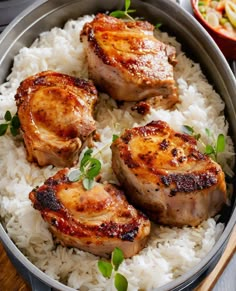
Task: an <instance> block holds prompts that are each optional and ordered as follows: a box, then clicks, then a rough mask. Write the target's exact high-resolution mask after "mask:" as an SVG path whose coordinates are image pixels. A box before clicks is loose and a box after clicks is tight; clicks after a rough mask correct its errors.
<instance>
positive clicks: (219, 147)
mask: <svg viewBox="0 0 236 291" xmlns="http://www.w3.org/2000/svg"><path fill="white" fill-rule="evenodd" d="M224 150H225V137H224V135H223V134H222V133H221V134H219V135H218V137H217V142H216V153H221V152H223V151H224Z"/></svg>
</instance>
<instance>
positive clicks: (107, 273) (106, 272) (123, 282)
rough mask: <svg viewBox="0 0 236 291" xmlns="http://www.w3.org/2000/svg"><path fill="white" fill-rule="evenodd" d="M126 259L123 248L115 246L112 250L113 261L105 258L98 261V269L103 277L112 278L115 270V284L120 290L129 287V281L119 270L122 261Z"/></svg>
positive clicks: (123, 290) (122, 290)
mask: <svg viewBox="0 0 236 291" xmlns="http://www.w3.org/2000/svg"><path fill="white" fill-rule="evenodd" d="M123 261H124V255H123V252H122V250H121V249H119V248H115V249H114V251H113V252H112V256H111V262H106V261H103V260H99V261H98V269H99V271H100V272H101V274H102V275H103V277H105V278H108V279H110V278H111V276H112V273H113V272H114V285H115V287H116V290H118V291H126V290H127V289H128V281H127V279H126V278H125V276H123V275H122V274H120V273H119V272H118V269H119V267H120V265H121V263H122V262H123Z"/></svg>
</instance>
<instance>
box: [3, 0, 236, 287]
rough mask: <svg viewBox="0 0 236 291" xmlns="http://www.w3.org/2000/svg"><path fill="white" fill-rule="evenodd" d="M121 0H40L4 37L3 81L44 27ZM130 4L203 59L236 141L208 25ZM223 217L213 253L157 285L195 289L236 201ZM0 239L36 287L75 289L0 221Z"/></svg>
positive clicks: (233, 218)
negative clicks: (26, 251) (37, 262)
mask: <svg viewBox="0 0 236 291" xmlns="http://www.w3.org/2000/svg"><path fill="white" fill-rule="evenodd" d="M123 3H124V1H123V0H112V1H111V0H99V1H98V0H69V1H67V0H50V1H45V0H39V1H36V2H35V3H34V4H32V5H31V6H30V7H29V8H28V9H26V10H25V11H24V12H23V13H21V14H20V15H19V16H18V17H17V18H16V19H15V20H14V21H13V22H12V23H11V24H10V25H9V26H8V27H7V28H6V29H5V31H4V32H3V33H2V35H1V37H0V82H3V81H4V80H5V78H6V77H7V75H8V74H9V72H10V68H11V65H12V61H13V57H14V55H16V54H17V52H18V51H19V49H20V48H21V47H24V46H29V45H30V44H31V43H32V41H33V40H34V39H35V38H36V37H37V36H38V35H39V33H40V32H43V31H45V30H49V29H50V28H52V27H53V26H62V25H63V24H64V23H65V22H66V21H67V20H68V19H69V18H78V17H79V16H81V15H84V14H92V13H96V12H105V11H107V10H115V9H121V8H123ZM132 7H133V8H134V9H136V10H137V14H138V15H142V16H143V17H145V18H146V19H147V20H149V21H150V22H152V23H154V24H155V23H158V22H161V23H163V26H162V29H163V30H166V31H167V32H168V33H170V34H172V35H175V36H176V37H177V40H179V41H180V42H181V43H182V44H183V50H185V51H186V53H187V54H188V55H189V56H190V57H191V58H193V59H194V60H195V61H197V62H199V63H200V64H201V67H202V69H203V71H204V73H205V74H206V76H207V78H208V80H209V82H211V83H212V84H214V87H215V89H216V90H217V91H218V93H219V94H220V95H221V96H222V97H223V99H224V101H225V104H226V115H227V118H228V120H229V123H230V134H231V136H232V138H233V141H234V143H235V144H236V122H235V121H236V113H235V111H236V95H235V94H236V93H235V92H236V81H235V78H234V76H233V74H232V72H231V70H230V67H229V65H228V63H227V61H226V60H225V58H224V57H223V55H222V54H221V52H220V50H219V49H218V48H217V46H216V45H215V43H214V42H213V41H212V39H211V38H210V37H209V35H208V34H207V33H206V32H205V30H204V29H203V28H202V27H201V26H200V25H199V24H198V23H197V22H196V21H195V19H194V18H193V17H192V16H191V15H190V14H188V13H187V12H186V11H185V10H184V9H182V8H181V7H179V5H177V4H175V3H173V2H171V1H166V0H146V1H144V0H143V1H142V0H132ZM222 220H223V221H224V222H225V224H226V227H225V230H224V232H223V234H222V235H221V237H220V239H219V240H218V242H217V243H216V245H215V246H214V247H213V249H212V250H211V251H210V252H209V254H208V255H207V256H206V257H205V258H204V259H203V260H202V261H201V263H199V264H198V265H197V266H195V267H194V268H192V269H191V270H189V272H188V273H186V274H184V275H183V276H181V277H180V278H178V279H177V280H175V281H173V282H171V283H169V284H167V285H165V286H163V287H161V288H159V289H157V290H182V289H190V288H191V289H192V288H193V287H194V285H195V284H196V282H197V280H198V279H199V278H200V277H201V276H204V275H205V273H206V271H207V270H209V268H212V267H213V266H214V264H215V263H216V261H217V260H218V258H219V256H220V255H221V253H222V250H223V248H224V246H225V244H226V242H227V240H228V237H229V235H230V232H231V230H232V228H233V226H234V224H235V222H236V209H235V201H234V200H233V201H232V203H231V206H230V207H228V208H227V209H225V211H224V215H223V216H222ZM0 239H1V241H2V242H3V245H4V246H5V248H6V251H7V252H8V255H9V257H10V258H11V260H12V261H13V263H14V265H15V266H16V267H17V268H18V270H19V271H20V272H21V273H22V275H23V276H24V277H25V278H26V279H27V280H28V281H29V282H30V284H31V286H32V289H33V290H40V291H42V290H51V289H57V290H64V291H67V290H68V291H69V290H72V289H71V288H69V287H66V286H65V285H63V284H61V283H59V282H58V281H56V280H54V279H52V278H50V277H48V276H47V275H46V274H45V273H43V272H42V271H40V270H39V269H38V268H36V267H35V266H34V265H33V264H32V263H31V262H30V261H29V260H28V259H27V258H26V257H25V256H24V255H23V254H22V253H21V252H20V250H19V249H17V247H16V246H15V245H14V243H13V242H12V241H11V239H10V238H9V237H8V235H7V233H6V232H5V230H4V228H3V226H2V225H1V224H0ZM190 286H191V287H190Z"/></svg>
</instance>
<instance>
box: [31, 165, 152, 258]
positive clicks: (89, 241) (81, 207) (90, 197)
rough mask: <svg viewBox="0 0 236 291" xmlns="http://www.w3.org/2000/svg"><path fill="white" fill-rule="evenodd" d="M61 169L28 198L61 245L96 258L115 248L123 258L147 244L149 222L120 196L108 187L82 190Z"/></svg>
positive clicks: (119, 192)
mask: <svg viewBox="0 0 236 291" xmlns="http://www.w3.org/2000/svg"><path fill="white" fill-rule="evenodd" d="M68 173H69V169H68V168H66V169H63V170H61V171H59V172H57V174H55V175H54V176H53V177H51V178H49V179H48V180H47V181H46V182H45V183H44V185H42V186H41V187H39V188H37V189H34V190H32V192H31V193H30V194H29V197H30V199H31V201H32V202H33V206H34V208H35V209H37V210H39V211H40V212H41V215H42V217H43V219H44V220H45V221H46V222H48V224H49V227H50V230H51V231H52V233H53V234H54V235H55V236H56V238H57V240H58V241H59V242H61V244H62V245H65V246H69V247H76V248H79V249H81V250H84V251H88V252H90V253H93V254H95V255H99V256H108V255H109V254H111V253H112V251H113V250H114V248H115V247H119V248H121V249H122V250H123V252H124V256H125V257H131V256H133V255H135V254H136V253H138V252H139V251H140V250H141V249H142V248H143V247H144V246H145V244H146V241H147V238H148V235H149V232H150V221H149V220H148V219H147V217H146V216H145V215H143V214H142V213H140V212H139V211H137V210H136V209H135V208H134V207H133V206H131V205H129V204H128V202H127V200H126V198H125V196H124V194H123V192H122V191H121V190H119V189H118V188H116V187H115V186H113V185H111V184H105V185H103V184H99V183H97V184H95V186H94V187H93V188H92V189H90V190H87V191H86V190H85V189H84V188H83V186H82V182H81V181H78V182H70V181H69V179H68Z"/></svg>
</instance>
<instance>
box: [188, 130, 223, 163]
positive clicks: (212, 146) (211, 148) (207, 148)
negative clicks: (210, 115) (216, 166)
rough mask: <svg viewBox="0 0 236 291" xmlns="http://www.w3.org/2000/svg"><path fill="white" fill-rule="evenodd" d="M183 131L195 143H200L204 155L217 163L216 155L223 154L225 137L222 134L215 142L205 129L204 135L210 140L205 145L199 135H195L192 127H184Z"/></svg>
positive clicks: (209, 132)
mask: <svg viewBox="0 0 236 291" xmlns="http://www.w3.org/2000/svg"><path fill="white" fill-rule="evenodd" d="M184 131H185V132H186V133H187V134H189V135H192V136H193V137H194V138H195V139H196V140H197V141H199V142H201V144H202V145H203V147H204V153H205V154H206V155H209V156H211V157H212V158H213V159H214V160H215V161H217V158H218V154H219V153H222V152H224V150H225V136H224V135H223V134H222V133H220V134H219V135H218V137H217V139H216V140H215V139H214V137H213V135H212V133H211V131H210V130H209V129H208V128H206V129H205V132H206V135H207V137H208V139H209V140H212V143H209V144H205V143H204V142H203V141H202V139H201V135H200V134H199V133H196V132H195V131H194V129H193V127H191V126H188V125H184Z"/></svg>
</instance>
